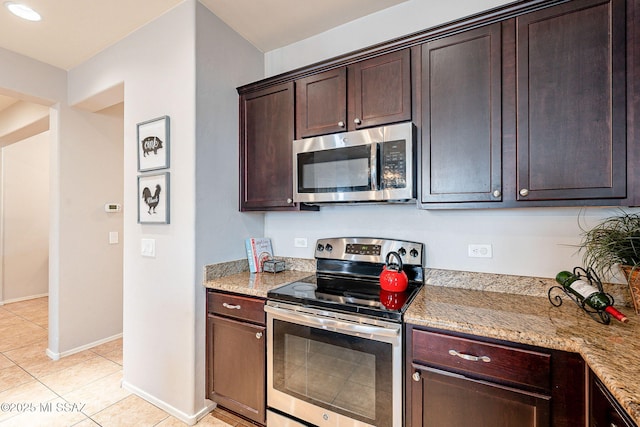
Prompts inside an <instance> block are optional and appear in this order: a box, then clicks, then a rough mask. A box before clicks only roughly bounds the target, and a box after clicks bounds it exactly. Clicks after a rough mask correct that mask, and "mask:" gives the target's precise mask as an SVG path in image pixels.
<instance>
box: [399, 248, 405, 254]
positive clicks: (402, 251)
mask: <svg viewBox="0 0 640 427" xmlns="http://www.w3.org/2000/svg"><path fill="white" fill-rule="evenodd" d="M398 253H399V254H400V256H405V255H406V254H407V250H406V249H405V248H400V249H398Z"/></svg>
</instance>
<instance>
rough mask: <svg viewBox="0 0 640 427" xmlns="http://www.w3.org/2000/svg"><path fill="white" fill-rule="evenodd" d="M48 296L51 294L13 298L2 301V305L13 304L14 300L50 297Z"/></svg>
mask: <svg viewBox="0 0 640 427" xmlns="http://www.w3.org/2000/svg"><path fill="white" fill-rule="evenodd" d="M48 296H49V294H48V293H46V294H39V295H29V296H28V297H20V298H13V299H8V300H4V301H0V305H5V304H11V303H12V302H20V301H28V300H30V299H36V298H42V297H48Z"/></svg>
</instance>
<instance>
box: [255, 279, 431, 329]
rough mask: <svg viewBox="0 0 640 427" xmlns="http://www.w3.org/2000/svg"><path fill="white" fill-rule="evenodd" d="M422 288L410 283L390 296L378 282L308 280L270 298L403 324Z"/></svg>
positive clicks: (283, 288)
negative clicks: (406, 313) (404, 316)
mask: <svg viewBox="0 0 640 427" xmlns="http://www.w3.org/2000/svg"><path fill="white" fill-rule="evenodd" d="M421 287H422V283H419V282H409V286H408V287H407V289H406V291H404V292H388V291H385V290H383V289H381V288H380V284H379V282H378V281H377V280H370V279H358V278H343V277H324V276H309V277H306V278H304V279H301V280H299V281H297V282H293V283H289V284H287V285H284V286H280V287H279V288H276V289H272V290H271V291H269V292H268V293H267V298H269V299H271V300H276V301H284V302H291V303H296V304H301V305H305V306H309V307H320V308H327V309H331V310H335V311H344V312H348V313H358V314H362V315H365V316H371V317H379V318H383V319H389V320H394V321H401V320H402V315H403V313H404V312H405V311H406V308H407V307H408V305H409V303H410V302H411V301H412V300H413V298H414V297H415V296H416V294H417V293H418V291H419V290H420V288H421Z"/></svg>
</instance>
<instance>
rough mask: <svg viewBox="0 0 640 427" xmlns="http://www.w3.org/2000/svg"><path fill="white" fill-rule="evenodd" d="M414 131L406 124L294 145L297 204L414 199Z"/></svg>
mask: <svg viewBox="0 0 640 427" xmlns="http://www.w3.org/2000/svg"><path fill="white" fill-rule="evenodd" d="M414 129H415V127H414V125H413V124H412V123H410V122H407V123H400V124H395V125H389V126H381V127H376V128H370V129H362V130H357V131H353V132H344V133H338V134H333V135H324V136H317V137H313V138H304V139H299V140H296V141H293V201H294V202H304V203H309V204H318V203H336V202H385V201H386V202H389V201H396V202H405V201H410V200H413V199H415V195H416V180H415V175H416V172H415V168H416V166H415V159H416V154H415V153H416V151H415V150H416V143H415V131H414Z"/></svg>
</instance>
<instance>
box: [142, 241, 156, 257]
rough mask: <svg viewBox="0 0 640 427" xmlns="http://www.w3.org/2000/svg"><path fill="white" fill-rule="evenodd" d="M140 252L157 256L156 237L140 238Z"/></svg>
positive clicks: (148, 255) (147, 255) (143, 254)
mask: <svg viewBox="0 0 640 427" xmlns="http://www.w3.org/2000/svg"><path fill="white" fill-rule="evenodd" d="M140 252H141V253H142V256H146V257H151V258H155V257H156V239H140Z"/></svg>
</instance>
